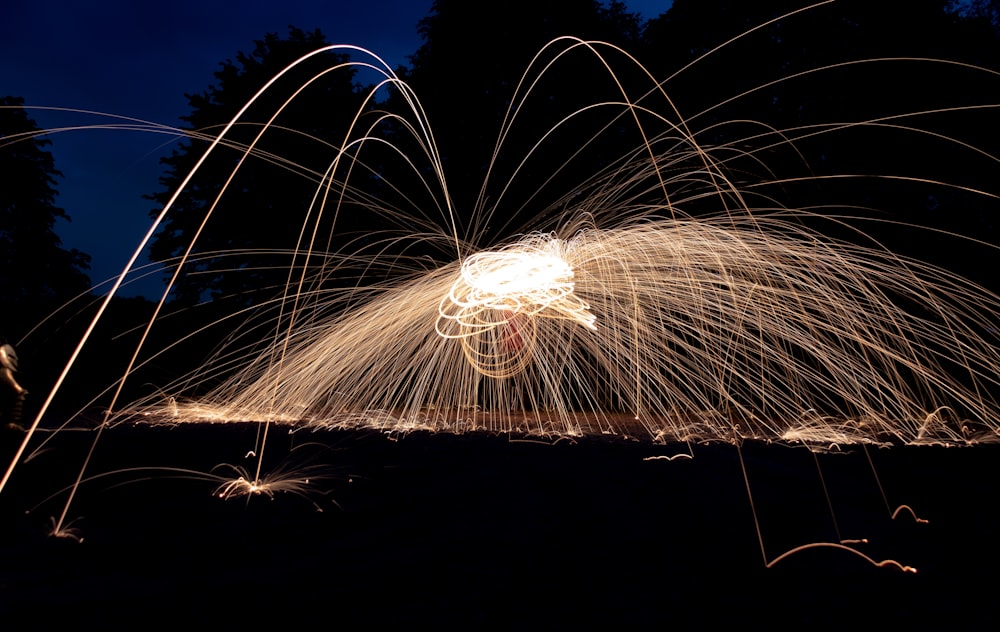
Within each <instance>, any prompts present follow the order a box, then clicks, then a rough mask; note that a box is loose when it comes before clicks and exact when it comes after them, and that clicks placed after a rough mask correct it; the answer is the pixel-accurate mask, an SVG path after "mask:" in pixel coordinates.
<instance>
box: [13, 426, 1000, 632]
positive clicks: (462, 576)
mask: <svg viewBox="0 0 1000 632" xmlns="http://www.w3.org/2000/svg"><path fill="white" fill-rule="evenodd" d="M255 433H256V429H255V428H251V427H241V426H225V427H224V426H204V425H201V426H189V427H181V428H174V429H169V428H154V427H138V428H125V427H119V428H116V429H112V430H109V431H108V432H106V433H105V434H104V436H103V437H102V438H101V441H100V442H99V444H98V445H97V449H96V452H95V462H94V465H93V466H92V467H91V468H90V469H89V470H88V476H89V475H92V474H98V473H103V472H108V471H111V470H115V469H116V468H133V467H155V466H170V467H181V468H192V469H197V470H200V471H203V472H204V471H208V470H211V468H212V467H213V466H215V465H217V464H218V463H220V462H223V463H232V464H241V465H245V466H246V467H251V468H252V466H253V464H254V463H255V461H254V460H252V459H251V460H246V461H244V460H243V459H244V456H245V455H246V453H247V451H248V450H249V449H251V448H253V445H254V437H255ZM0 437H2V440H3V441H4V444H3V446H2V447H3V450H4V452H3V455H2V456H3V457H4V460H3V463H4V464H6V463H8V462H9V455H10V453H11V452H12V450H13V443H14V440H15V439H19V438H20V437H19V436H15V435H12V434H10V433H8V434H4V435H0ZM92 438H93V432H92V431H75V432H67V433H65V434H61V435H59V436H57V437H56V439H55V440H54V441H52V442H51V444H50V445H48V446H46V448H47V449H46V450H45V451H44V452H43V453H42V454H40V455H39V456H38V457H37V458H35V459H33V460H31V461H29V462H28V463H24V464H22V465H21V466H19V468H18V469H17V470H16V472H15V475H14V478H13V479H12V481H11V483H10V485H9V486H8V488H7V489H6V490H4V492H3V494H2V495H0V517H2V526H0V535H2V539H0V613H3V614H6V615H19V616H21V617H28V618H29V620H30V621H32V622H38V623H39V624H41V626H42V628H43V629H44V628H46V627H47V625H45V624H46V623H51V622H53V621H66V622H68V623H72V624H73V625H74V627H75V628H77V629H92V628H101V629H107V628H119V627H121V628H129V629H143V628H145V627H148V626H149V625H154V624H155V626H154V627H163V626H164V625H166V624H167V623H168V622H180V623H184V622H187V624H189V625H194V624H196V623H198V624H202V623H209V622H223V623H225V624H226V627H225V628H224V629H235V628H236V627H237V625H240V626H241V627H245V628H250V629H253V628H264V627H268V628H273V627H274V624H273V622H274V621H278V622H280V623H281V628H280V629H284V628H285V627H288V626H290V625H292V624H296V623H306V622H312V623H321V624H322V626H323V627H337V628H347V629H359V628H381V627H385V626H386V625H387V624H388V625H393V626H394V627H399V628H410V627H412V626H415V625H416V624H418V623H425V624H431V625H433V626H434V627H436V628H438V629H440V628H443V627H447V628H460V629H468V630H474V629H495V628H503V629H537V628H554V629H594V628H596V629H620V628H623V627H625V628H636V627H655V628H658V629H670V628H674V627H676V626H679V625H693V626H694V627H695V628H696V629H703V628H715V627H716V625H717V624H727V625H733V624H736V625H740V626H741V627H742V628H749V627H751V626H752V627H757V625H759V624H763V625H767V626H768V629H776V628H777V629H781V628H798V629H825V628H837V629H843V628H845V627H847V626H863V627H864V628H868V627H870V624H871V623H885V624H891V625H892V628H891V629H899V630H902V629H942V630H943V629H948V630H959V629H995V628H994V626H995V621H996V620H997V617H996V613H997V612H998V606H997V605H996V604H995V602H994V600H995V599H996V597H997V593H998V586H1000V582H998V581H997V579H996V577H995V569H996V568H997V564H998V563H1000V543H998V540H997V530H996V528H995V525H996V520H995V518H994V517H993V514H994V513H995V511H996V504H997V492H996V488H997V483H998V482H1000V446H984V447H976V448H940V447H907V448H893V449H890V450H885V449H874V448H872V449H870V450H869V454H870V455H871V457H872V460H873V461H874V463H875V470H876V472H877V473H878V477H879V479H880V480H881V482H882V485H883V487H884V489H885V493H886V495H887V497H888V500H889V502H890V503H892V508H893V509H894V508H895V507H896V506H897V505H899V504H902V503H906V504H909V505H911V506H912V507H913V508H914V509H915V510H916V512H917V514H918V515H919V516H920V517H922V518H926V519H927V520H929V524H916V523H915V522H914V520H913V519H912V518H910V517H909V516H901V517H900V518H898V519H897V520H895V521H892V520H890V518H889V512H888V511H887V509H886V506H885V503H884V501H883V500H882V496H881V494H880V492H879V487H878V484H877V482H876V478H875V476H874V475H873V473H872V468H871V467H870V466H869V464H868V460H867V457H866V456H865V452H864V451H862V450H860V449H856V450H854V451H852V452H850V453H848V454H839V455H818V462H819V464H820V470H817V467H816V459H814V457H813V454H812V453H811V452H808V451H806V450H803V449H801V448H796V449H792V448H788V447H783V446H774V445H771V446H765V445H761V444H750V443H747V444H745V445H744V446H743V449H742V455H743V458H744V461H745V463H746V467H747V472H748V475H749V479H750V483H751V488H752V491H753V498H754V502H755V505H756V514H757V516H758V518H759V520H760V526H761V529H762V532H763V537H764V545H765V547H766V552H767V556H768V559H774V558H775V557H777V556H778V555H780V554H781V553H783V552H785V551H787V550H789V549H791V548H793V547H795V546H798V545H800V544H805V543H808V542H813V541H833V540H835V539H836V537H837V535H836V528H839V530H840V534H841V536H842V537H844V538H868V539H869V543H868V544H863V545H859V546H858V548H859V549H860V550H862V551H864V552H865V553H867V554H869V555H871V556H872V557H873V558H875V559H886V558H891V559H895V560H897V561H899V562H901V563H903V564H909V565H912V566H915V567H917V568H918V569H919V572H918V573H917V574H904V573H902V572H899V571H898V570H896V569H893V568H875V567H873V566H871V565H870V564H868V563H867V562H865V561H864V560H862V559H861V558H860V557H858V556H855V555H853V554H851V553H848V552H845V551H841V550H836V549H833V548H818V549H810V550H806V551H803V552H801V553H798V554H796V555H793V556H791V557H789V558H787V559H785V560H783V561H781V562H779V563H778V564H776V565H775V566H774V567H772V568H770V569H768V568H765V565H764V562H763V558H762V554H761V550H760V545H759V543H758V540H757V535H756V530H755V526H754V514H753V512H752V511H751V508H750V504H749V501H748V496H747V492H746V487H745V484H744V479H743V475H742V472H741V467H740V459H739V453H738V451H737V449H736V448H735V447H733V446H729V445H723V444H718V445H710V446H694V454H695V458H694V459H693V460H685V459H679V460H674V461H666V460H644V458H645V457H649V456H655V455H666V454H672V453H675V452H678V451H686V450H687V447H686V446H656V445H652V444H649V443H638V442H630V441H623V440H616V439H602V438H592V439H583V440H576V441H561V442H558V443H557V444H555V445H548V444H542V443H536V442H519V441H515V440H512V439H511V438H509V437H504V436H492V435H479V434H477V435H471V434H470V435H464V436H454V435H441V434H439V435H428V434H424V433H414V434H410V435H407V436H404V437H398V438H395V439H393V438H389V437H386V436H384V435H379V434H376V433H362V432H352V433H348V432H326V431H324V432H320V433H306V432H299V433H296V434H295V435H289V434H287V431H285V430H273V429H272V435H271V437H270V438H269V441H268V447H267V450H268V453H267V454H268V455H269V456H273V457H275V459H276V461H277V460H280V459H281V458H284V457H287V456H288V455H289V454H291V455H292V457H293V458H294V460H296V461H297V462H298V463H299V464H300V465H303V466H322V470H321V471H322V475H325V476H326V477H327V478H322V477H318V476H317V473H318V472H319V471H320V470H313V471H312V473H311V474H310V479H311V487H312V489H314V490H315V491H314V492H310V493H309V494H308V495H306V496H303V495H299V494H295V493H284V494H277V495H276V496H275V497H274V498H273V499H268V498H267V497H265V496H255V497H252V498H250V500H249V502H248V501H247V499H245V498H243V499H235V500H228V501H224V500H221V499H219V498H216V497H214V496H213V495H212V491H213V490H214V489H215V488H216V486H217V483H215V482H211V481H208V480H195V479H192V478H183V477H182V475H180V474H170V473H169V472H166V471H163V470H152V469H150V470H133V471H129V472H124V473H120V474H115V475H111V476H107V477H101V478H99V479H96V480H93V481H90V482H88V483H85V484H84V485H83V486H82V487H81V491H80V493H79V495H78V496H77V498H76V499H75V500H74V502H73V504H72V506H71V508H70V513H69V517H70V518H73V517H78V516H82V517H80V518H79V519H78V521H77V522H76V523H74V525H73V526H75V527H79V528H80V533H81V535H82V536H83V538H84V539H83V541H82V542H80V543H78V542H75V541H73V540H70V539H66V538H51V537H47V533H46V532H47V530H48V528H49V517H50V516H53V515H56V516H58V515H59V513H60V512H61V510H62V507H63V505H64V502H65V495H64V494H63V495H60V496H58V497H57V498H56V499H54V500H52V501H49V502H43V501H44V500H45V498H46V497H47V496H49V494H52V493H55V492H57V491H59V490H60V489H61V488H63V487H64V486H65V485H67V484H69V483H70V482H72V480H73V479H74V478H75V475H76V471H77V469H78V467H79V464H80V463H81V462H82V459H83V456H84V454H85V453H86V450H87V449H88V447H89V444H90V442H91V439H92ZM292 446H298V447H297V448H296V449H294V450H291V447H292ZM251 471H252V469H251ZM265 471H266V470H265ZM820 471H821V472H822V475H823V478H824V479H825V481H826V483H827V488H828V490H829V492H830V500H831V503H832V505H833V507H834V510H835V516H836V527H835V526H834V522H833V520H832V519H831V517H830V512H829V510H828V508H827V504H826V503H827V501H826V497H825V495H824V493H823V486H822V485H821V483H820V478H819V472H820ZM219 472H220V473H222V472H221V470H220V471H219ZM334 501H336V503H335V502H334ZM38 503H42V504H41V506H39V507H38V508H37V509H34V510H33V511H30V512H28V513H25V511H26V510H30V509H32V507H34V506H35V505H36V504H38ZM337 504H339V507H338V506H337ZM319 509H322V511H319ZM275 617H277V619H275ZM4 628H5V629H6V626H4Z"/></svg>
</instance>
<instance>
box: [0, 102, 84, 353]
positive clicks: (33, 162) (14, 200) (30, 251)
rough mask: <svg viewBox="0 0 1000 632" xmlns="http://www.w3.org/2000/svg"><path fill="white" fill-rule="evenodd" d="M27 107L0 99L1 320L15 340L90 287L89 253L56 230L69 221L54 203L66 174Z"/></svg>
mask: <svg viewBox="0 0 1000 632" xmlns="http://www.w3.org/2000/svg"><path fill="white" fill-rule="evenodd" d="M23 106H24V99H22V98H19V97H2V98H0V173H2V174H3V184H2V185H0V305H2V306H3V321H2V323H0V324H2V326H3V327H4V329H5V330H6V331H7V333H6V334H5V335H7V336H8V337H10V338H11V339H13V340H16V339H17V337H18V336H19V335H21V334H23V333H24V332H25V331H26V329H27V328H29V327H30V326H31V325H32V324H34V323H35V322H36V321H37V320H38V319H39V318H41V317H42V316H44V315H46V314H48V313H49V312H50V311H52V310H53V309H54V308H55V307H57V306H59V305H60V304H62V303H63V302H64V301H66V300H68V299H70V298H72V297H74V296H76V295H77V294H80V293H82V292H86V291H87V289H88V288H89V287H90V280H89V279H88V278H87V275H86V273H85V272H84V271H85V270H86V269H87V268H88V266H89V261H90V257H89V256H87V255H86V254H84V253H82V252H80V251H78V250H75V249H69V250H67V249H66V248H63V247H62V242H61V240H60V239H59V236H58V235H57V234H56V232H55V228H56V223H57V222H58V221H60V220H65V221H69V216H68V215H67V214H66V211H65V210H63V209H62V208H60V207H59V206H56V197H57V195H58V192H57V190H56V182H57V179H58V178H59V177H60V176H61V175H62V174H61V173H60V172H59V171H57V170H56V168H55V163H54V160H53V158H52V154H51V153H50V152H49V151H48V150H47V149H46V147H47V146H48V145H49V143H50V141H48V140H47V139H45V138H43V137H42V135H41V131H40V130H39V128H38V126H37V124H36V123H35V121H34V120H32V119H31V118H30V117H29V116H28V113H27V112H26V111H25V109H24V107H23Z"/></svg>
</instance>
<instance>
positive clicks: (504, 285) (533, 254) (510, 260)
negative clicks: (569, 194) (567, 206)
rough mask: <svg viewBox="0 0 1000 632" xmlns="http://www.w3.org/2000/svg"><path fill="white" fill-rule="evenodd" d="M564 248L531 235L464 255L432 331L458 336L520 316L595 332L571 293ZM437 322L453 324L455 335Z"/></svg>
mask: <svg viewBox="0 0 1000 632" xmlns="http://www.w3.org/2000/svg"><path fill="white" fill-rule="evenodd" d="M566 247H567V246H566V242H564V241H562V240H561V239H556V238H554V237H551V236H534V237H529V238H526V239H525V240H522V241H521V242H518V243H517V244H514V245H512V246H510V247H508V248H505V249H504V250H499V251H495V252H480V253H476V254H474V255H471V256H470V257H468V258H467V259H466V260H465V261H463V262H462V270H461V273H460V274H459V278H458V279H456V281H455V283H454V284H453V285H452V286H451V290H450V291H449V292H448V296H446V297H445V298H444V299H443V300H442V301H441V305H440V306H439V308H438V312H439V317H438V323H437V331H438V333H439V334H440V335H441V336H443V337H445V338H463V337H467V336H473V335H476V334H478V333H481V332H483V331H485V330H489V329H494V328H496V327H498V326H500V325H503V324H507V323H508V322H509V321H511V320H512V319H514V318H515V317H521V318H523V317H525V316H528V317H530V316H543V317H546V318H563V319H567V320H573V321H576V322H578V323H580V324H581V325H583V326H585V327H588V328H589V329H596V326H595V325H594V321H595V320H596V317H595V316H594V315H593V314H591V313H590V311H589V308H590V306H589V305H588V304H587V303H586V302H585V301H582V300H580V299H579V298H578V297H577V296H576V295H575V294H574V293H573V289H574V281H573V267H572V266H571V265H570V264H569V263H568V262H567V261H566V259H565V258H564V254H565V250H566ZM443 321H452V322H454V323H457V324H458V325H459V327H458V329H457V331H456V330H454V328H450V327H444V326H443V325H444V322H443Z"/></svg>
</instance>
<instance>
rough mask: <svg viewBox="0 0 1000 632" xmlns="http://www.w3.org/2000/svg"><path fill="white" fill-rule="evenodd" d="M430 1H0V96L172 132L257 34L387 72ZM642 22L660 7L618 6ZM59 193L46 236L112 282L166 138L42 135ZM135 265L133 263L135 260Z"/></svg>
mask: <svg viewBox="0 0 1000 632" xmlns="http://www.w3.org/2000/svg"><path fill="white" fill-rule="evenodd" d="M431 4H432V0H378V1H372V2H349V1H346V0H339V1H338V0H335V1H332V2H317V1H315V0H313V1H309V0H282V1H281V2H242V3H230V2H215V1H211V0H209V1H207V2H206V1H205V0H176V1H173V2H169V3H166V2H153V3H137V2H131V1H125V0H103V1H102V2H99V3H90V2H82V1H80V2H77V1H72V0H61V1H57V2H45V3H39V2H32V1H30V0H12V1H11V0H8V1H7V2H4V11H3V13H4V18H3V19H2V20H0V93H3V94H4V95H10V96H19V97H23V98H24V101H25V105H26V106H28V107H29V108H34V107H55V108H75V109H81V110H92V111H96V112H103V113H106V114H112V115H121V116H127V117H134V118H137V119H142V120H144V121H150V122H154V123H162V124H166V125H179V124H180V121H179V118H178V117H179V116H181V115H183V114H186V113H187V112H188V111H189V110H188V105H187V100H186V99H185V97H184V94H185V93H198V92H202V91H203V90H205V89H206V88H207V87H208V86H209V85H211V84H212V83H213V81H214V79H213V76H212V73H213V72H214V71H215V70H216V69H217V68H218V67H219V64H220V63H221V62H223V61H224V60H226V59H231V58H233V57H235V55H236V53H237V52H239V51H250V50H252V48H253V41H254V40H256V39H260V38H261V37H263V36H264V35H265V34H266V33H269V32H276V33H279V34H281V35H285V34H287V27H288V25H294V26H296V27H298V28H301V29H303V30H307V31H310V30H313V29H315V28H319V29H320V30H322V31H323V33H324V34H325V35H326V37H327V39H328V40H329V41H330V42H332V43H336V44H353V45H357V46H361V47H364V48H368V49H369V50H371V51H373V52H375V53H376V54H378V55H380V56H381V57H383V59H385V60H386V61H387V62H388V63H389V64H390V65H391V66H393V67H397V66H399V65H402V64H405V63H406V62H407V56H408V55H410V54H412V53H413V52H414V51H416V49H417V48H418V47H419V46H420V43H421V42H420V37H419V35H418V33H417V30H416V25H417V22H418V21H419V20H420V19H421V18H423V17H425V16H426V15H427V13H428V11H429V9H430V6H431ZM626 4H627V5H628V6H629V7H630V8H631V9H632V10H634V11H638V12H640V13H641V14H642V16H643V18H644V19H648V18H651V17H655V16H656V15H659V14H660V13H662V12H663V11H665V10H666V9H667V8H669V6H670V4H671V0H629V1H628V2H626ZM29 114H30V116H31V117H32V118H33V119H34V120H35V121H36V122H37V123H38V125H39V126H40V127H42V128H45V129H55V128H59V127H63V126H79V125H99V124H108V123H112V122H114V121H113V120H112V119H108V118H106V117H97V116H86V115H81V114H78V113H74V114H65V113H59V112H52V111H45V110H40V109H29ZM49 138H50V139H51V140H52V145H50V146H49V150H50V151H51V152H52V154H53V156H54V158H55V163H56V168H57V169H59V170H60V171H61V172H62V173H63V175H64V177H63V178H62V179H61V180H60V181H59V183H58V190H59V193H60V195H59V198H58V200H57V203H58V204H59V205H60V206H61V207H62V208H64V209H65V210H66V211H67V213H68V214H69V216H70V218H71V220H72V221H71V222H70V223H66V222H60V223H59V225H57V227H56V230H57V232H58V233H59V234H60V236H61V237H62V239H63V244H64V246H65V247H67V248H77V249H79V250H81V251H83V252H85V253H87V254H89V255H91V257H92V262H91V270H90V271H89V274H90V277H91V281H92V282H93V283H94V284H95V285H96V284H99V283H101V282H102V281H105V280H106V279H108V278H110V277H113V276H116V275H117V274H118V273H119V272H120V271H121V269H122V267H123V266H124V264H125V263H126V261H127V260H128V258H129V256H130V255H131V254H132V252H133V251H134V249H135V247H136V245H137V244H138V243H139V241H140V240H141V238H142V236H143V235H144V234H145V232H146V231H147V230H148V228H149V225H150V219H149V216H148V212H149V211H150V210H151V209H152V203H151V202H148V201H146V200H143V199H142V196H143V195H144V194H149V193H153V192H155V191H157V190H159V186H158V177H159V175H160V166H159V162H158V161H159V159H160V158H161V157H162V156H164V155H166V154H167V153H169V151H170V147H171V146H170V145H169V144H168V143H169V142H170V141H171V138H170V137H168V136H163V135H158V134H148V133H143V132H135V131H114V130H93V129H90V130H75V131H67V132H62V133H57V134H52V135H50V136H49ZM145 261H146V260H145V257H142V258H140V263H143V262H145ZM156 279H158V275H154V277H153V278H151V279H150V281H149V282H146V283H141V284H134V285H132V286H130V287H128V288H124V289H123V291H122V293H123V294H124V295H134V294H144V295H147V296H151V297H153V296H158V293H159V291H162V286H161V285H160V283H159V281H158V280H156Z"/></svg>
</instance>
